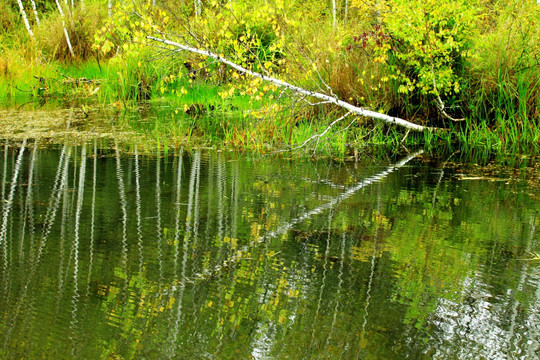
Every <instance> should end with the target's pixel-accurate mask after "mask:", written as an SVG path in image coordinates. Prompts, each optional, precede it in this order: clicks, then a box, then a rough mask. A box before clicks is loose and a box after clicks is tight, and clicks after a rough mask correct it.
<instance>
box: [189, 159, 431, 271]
mask: <svg viewBox="0 0 540 360" xmlns="http://www.w3.org/2000/svg"><path fill="white" fill-rule="evenodd" d="M422 152H423V151H422V150H420V151H417V152H416V153H414V154H411V155H409V156H407V157H405V158H403V159H402V160H401V161H399V162H397V163H395V164H393V165H390V166H388V167H387V169H386V170H384V171H381V172H380V173H378V174H376V175H373V176H370V177H368V178H367V179H364V180H362V181H359V182H358V183H356V184H355V185H353V186H351V187H349V188H347V190H346V191H344V192H343V193H341V194H339V195H338V196H336V197H334V198H333V199H331V200H330V201H328V202H327V203H325V204H323V205H321V206H318V207H316V208H314V209H312V210H310V211H306V212H305V213H304V214H302V215H300V216H298V217H296V218H294V219H292V220H290V221H288V222H286V223H284V224H282V225H281V226H279V227H278V228H277V229H276V230H274V231H270V232H268V233H266V234H265V235H264V236H261V237H260V238H259V239H257V241H256V242H259V243H262V242H266V241H268V240H270V239H273V238H276V237H278V236H279V235H282V234H284V233H285V232H287V231H288V230H290V229H292V228H293V227H294V226H295V225H296V224H299V223H301V222H303V221H305V220H307V219H310V218H312V217H313V216H315V215H318V214H322V213H323V212H325V211H327V210H329V209H332V208H334V207H335V206H336V205H337V204H339V203H341V202H342V201H345V200H346V199H348V198H350V197H351V196H352V195H354V194H355V193H357V192H358V191H360V190H361V189H363V188H365V187H367V186H369V185H371V184H374V183H377V182H379V181H381V180H382V179H384V178H385V177H387V176H388V175H389V174H391V173H392V172H394V171H395V170H397V169H399V168H401V167H403V166H404V165H405V164H407V163H408V162H409V161H411V160H412V159H414V158H415V157H417V156H418V155H420V154H421V153H422ZM254 244H255V243H250V244H248V245H246V246H244V247H242V248H241V249H238V250H237V251H236V252H235V254H234V256H232V257H230V258H229V259H227V260H226V261H224V262H222V263H221V264H219V265H218V266H216V267H215V268H214V269H213V271H212V272H210V273H208V272H203V273H199V274H197V275H196V276H194V277H196V278H206V277H207V276H210V275H212V274H213V273H215V272H219V271H221V269H223V268H224V267H227V266H229V265H231V264H232V263H234V262H236V261H237V260H238V259H240V258H241V257H242V256H243V254H244V253H245V252H246V251H248V250H249V249H250V248H251V247H252V246H253V245H254Z"/></svg>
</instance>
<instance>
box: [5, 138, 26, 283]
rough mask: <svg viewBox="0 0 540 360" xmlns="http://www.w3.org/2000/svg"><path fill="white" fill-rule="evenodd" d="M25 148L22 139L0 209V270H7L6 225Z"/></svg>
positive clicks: (7, 245)
mask: <svg viewBox="0 0 540 360" xmlns="http://www.w3.org/2000/svg"><path fill="white" fill-rule="evenodd" d="M25 148H26V140H24V142H23V144H22V146H21V148H20V150H19V155H18V156H17V161H16V162H15V169H14V171H13V177H12V180H11V187H10V189H9V193H8V196H7V199H4V207H3V209H2V226H1V227H0V250H2V251H3V252H4V263H3V270H2V271H4V269H5V270H7V267H8V264H7V260H8V259H7V254H8V251H7V249H8V247H9V246H10V245H9V244H7V226H8V220H9V214H10V212H11V209H12V207H13V197H14V196H15V188H16V187H17V180H18V179H19V172H20V169H21V164H22V158H23V154H24V150H25ZM4 280H5V278H4Z"/></svg>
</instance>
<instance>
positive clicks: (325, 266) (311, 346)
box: [309, 210, 334, 353]
mask: <svg viewBox="0 0 540 360" xmlns="http://www.w3.org/2000/svg"><path fill="white" fill-rule="evenodd" d="M333 215H334V212H333V210H330V211H329V212H328V236H327V237H326V250H325V251H324V264H323V275H322V280H321V288H320V290H319V297H318V301H317V310H315V316H314V317H313V326H312V331H311V342H310V344H309V350H310V352H311V353H316V349H315V348H314V342H315V333H316V332H317V331H316V330H317V319H318V318H319V313H320V311H321V304H322V299H323V293H324V288H325V286H326V276H327V273H328V259H329V258H330V238H331V237H332V216H333ZM318 347H319V345H318V344H317V345H316V348H318Z"/></svg>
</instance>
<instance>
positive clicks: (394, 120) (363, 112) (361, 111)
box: [146, 36, 436, 131]
mask: <svg viewBox="0 0 540 360" xmlns="http://www.w3.org/2000/svg"><path fill="white" fill-rule="evenodd" d="M146 38H147V39H149V40H152V41H157V42H160V43H162V44H165V45H169V46H172V47H174V48H176V49H177V50H175V51H189V52H192V53H195V54H199V55H202V56H205V57H209V58H211V59H214V60H216V61H218V62H220V63H222V64H225V65H228V66H230V67H231V68H233V69H235V70H237V71H239V72H241V73H244V74H246V75H250V76H253V77H257V78H260V79H261V80H263V81H266V82H269V83H271V84H274V85H276V86H278V87H281V88H285V89H287V90H290V91H292V92H294V93H297V94H300V95H304V96H310V97H313V98H316V99H319V100H322V101H323V102H324V103H328V104H334V105H336V106H339V107H341V108H343V109H345V110H348V111H349V112H350V113H352V114H356V115H359V116H365V117H369V118H373V119H377V120H382V121H384V122H386V123H388V124H394V125H399V126H403V127H405V128H407V129H410V130H415V131H426V130H429V131H433V130H436V128H432V127H427V126H422V125H418V124H414V123H412V122H409V121H407V120H404V119H401V118H398V117H393V116H390V115H386V114H382V113H379V112H376V111H372V110H368V109H365V108H361V107H358V106H354V105H352V104H349V103H348V102H345V101H343V100H340V99H338V98H337V97H335V96H331V95H327V94H323V93H319V92H316V91H312V90H306V89H303V88H301V87H298V86H295V85H292V84H290V83H288V82H286V81H283V80H279V79H277V78H274V77H271V76H266V75H263V74H260V73H257V72H255V71H251V70H248V69H246V68H244V67H242V66H240V65H238V64H236V63H233V62H232V61H229V60H227V59H225V58H223V57H221V56H219V55H217V54H214V53H212V52H210V51H207V50H201V49H197V48H194V47H191V46H187V45H182V44H179V43H177V42H174V41H170V40H167V39H162V38H156V37H153V36H147V37H146Z"/></svg>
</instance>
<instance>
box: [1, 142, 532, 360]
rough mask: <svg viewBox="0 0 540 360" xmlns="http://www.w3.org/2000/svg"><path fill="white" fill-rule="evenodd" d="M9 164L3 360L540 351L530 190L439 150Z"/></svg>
mask: <svg viewBox="0 0 540 360" xmlns="http://www.w3.org/2000/svg"><path fill="white" fill-rule="evenodd" d="M0 155H1V156H0V161H1V163H0V169H2V173H1V174H2V178H1V179H0V180H1V186H2V187H1V195H2V204H1V206H2V218H1V224H0V226H1V228H0V315H1V316H0V358H1V359H169V358H171V359H404V358H410V359H499V358H500V359H506V358H515V359H533V358H538V356H539V352H540V319H539V315H538V314H539V311H540V260H536V258H537V257H538V255H537V252H539V251H540V249H539V244H538V240H539V235H538V233H539V232H538V227H539V226H540V216H539V215H540V208H539V202H538V200H537V199H538V197H537V196H535V195H537V194H533V193H531V192H533V191H532V190H531V189H530V188H528V186H527V184H526V183H523V182H520V181H493V180H501V179H500V178H497V177H496V176H495V178H491V179H484V178H478V177H470V176H469V177H467V176H459V172H458V171H459V168H456V167H455V166H449V165H445V164H442V163H438V162H436V161H431V160H430V159H428V157H427V156H426V155H423V154H411V155H410V156H406V157H404V158H402V159H397V160H395V161H394V160H393V161H390V160H388V161H371V160H369V159H366V160H365V161H361V162H359V163H356V164H355V163H351V164H347V163H330V162H328V161H320V162H289V161H286V160H276V159H272V158H266V159H265V158H263V159H259V160H252V161H247V160H243V159H236V158H234V157H231V156H227V155H225V154H223V153H219V152H193V153H191V154H189V155H188V154H187V153H186V154H184V153H180V152H178V153H177V154H170V155H168V156H163V155H162V156H153V157H151V156H140V155H138V154H137V153H136V152H135V153H131V154H120V153H119V152H118V151H115V150H114V149H113V150H107V149H100V148H98V147H96V146H95V144H88V145H87V146H83V147H80V146H78V147H75V146H59V147H57V148H48V149H38V148H36V147H34V145H33V144H32V145H28V146H26V148H14V147H10V146H7V145H6V146H3V149H2V152H1V153H0ZM490 180H491V181H490Z"/></svg>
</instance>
